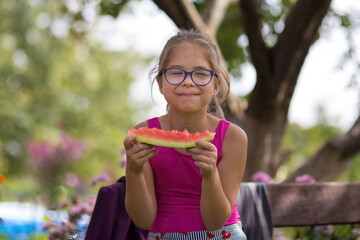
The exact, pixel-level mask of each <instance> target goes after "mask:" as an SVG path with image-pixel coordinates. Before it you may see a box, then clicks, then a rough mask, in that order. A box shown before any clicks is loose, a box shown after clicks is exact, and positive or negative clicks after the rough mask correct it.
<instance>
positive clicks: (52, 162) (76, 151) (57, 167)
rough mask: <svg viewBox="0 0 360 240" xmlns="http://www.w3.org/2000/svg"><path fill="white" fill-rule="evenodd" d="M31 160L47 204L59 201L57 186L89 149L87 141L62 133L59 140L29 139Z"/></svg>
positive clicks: (28, 145) (28, 147)
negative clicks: (56, 141) (55, 142)
mask: <svg viewBox="0 0 360 240" xmlns="http://www.w3.org/2000/svg"><path fill="white" fill-rule="evenodd" d="M27 149H28V153H29V162H30V164H31V166H32V167H33V169H34V171H35V173H36V174H35V176H36V177H37V180H38V183H39V185H40V187H41V188H42V190H43V192H44V196H45V202H46V203H47V205H49V204H50V203H54V202H56V201H57V197H58V193H57V187H58V186H61V183H62V182H63V179H64V176H65V175H66V173H67V172H68V170H69V169H70V167H71V166H72V164H73V163H74V162H75V161H77V160H79V159H81V157H82V156H83V154H84V152H85V151H86V149H87V146H86V143H85V142H82V141H78V140H75V139H74V138H73V137H71V136H70V135H69V134H67V133H61V135H60V137H59V142H58V143H57V144H54V143H52V142H50V141H34V140H29V141H28V144H27Z"/></svg>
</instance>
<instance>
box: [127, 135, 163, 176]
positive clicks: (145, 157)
mask: <svg viewBox="0 0 360 240" xmlns="http://www.w3.org/2000/svg"><path fill="white" fill-rule="evenodd" d="M135 138H136V137H135V136H134V135H130V136H128V137H126V138H125V140H124V147H125V149H126V173H128V172H131V173H135V174H141V173H142V170H143V166H144V164H145V162H147V161H149V159H150V158H152V157H153V156H155V155H156V154H157V153H158V151H157V150H156V149H155V147H154V146H153V145H149V144H145V143H140V142H137V141H135Z"/></svg>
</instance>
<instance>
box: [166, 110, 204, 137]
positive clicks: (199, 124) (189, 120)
mask: <svg viewBox="0 0 360 240" xmlns="http://www.w3.org/2000/svg"><path fill="white" fill-rule="evenodd" d="M209 118H210V115H209V114H208V113H195V114H194V113H191V114H186V115H184V114H177V113H176V112H171V111H170V112H169V113H168V114H167V115H166V119H165V121H166V123H165V126H164V127H166V128H167V130H178V131H184V130H185V129H186V130H187V131H189V132H190V133H195V132H203V131H205V130H206V129H208V128H209Z"/></svg>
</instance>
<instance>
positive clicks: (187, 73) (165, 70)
mask: <svg viewBox="0 0 360 240" xmlns="http://www.w3.org/2000/svg"><path fill="white" fill-rule="evenodd" d="M172 69H176V70H179V71H182V72H183V73H185V76H184V79H183V80H182V81H180V82H179V83H171V82H170V81H169V80H168V79H167V77H166V72H167V71H169V70H172ZM199 70H202V71H207V72H209V73H210V80H209V81H208V82H207V83H206V84H197V83H196V82H195V81H194V79H193V75H192V74H193V72H196V71H199ZM163 73H164V75H165V79H166V81H167V82H168V83H170V84H171V85H180V84H181V83H183V82H184V81H185V79H186V77H187V75H190V78H191V81H193V83H194V84H195V85H197V86H206V85H208V84H209V83H210V82H211V80H212V78H213V76H214V75H215V72H214V71H211V70H209V69H204V68H200V69H195V70H194V71H191V72H187V71H185V70H183V69H181V68H166V69H164V70H163Z"/></svg>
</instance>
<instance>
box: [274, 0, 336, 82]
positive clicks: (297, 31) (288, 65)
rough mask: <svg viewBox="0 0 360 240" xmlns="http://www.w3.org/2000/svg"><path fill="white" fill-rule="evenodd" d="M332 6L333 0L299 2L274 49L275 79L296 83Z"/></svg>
mask: <svg viewBox="0 0 360 240" xmlns="http://www.w3.org/2000/svg"><path fill="white" fill-rule="evenodd" d="M330 3H331V0H322V1H309V0H298V1H296V3H295V5H294V7H293V8H292V10H291V12H290V14H289V15H288V17H287V18H286V21H285V28H284V31H283V32H282V33H281V34H280V35H279V38H278V41H277V43H276V45H275V46H274V51H273V56H274V61H273V63H274V72H275V74H276V75H277V77H276V79H281V80H282V82H284V83H286V82H288V80H290V78H291V79H292V80H293V81H297V77H298V75H299V72H300V70H301V67H302V65H303V63H304V60H305V57H306V56H307V54H308V51H309V49H310V46H311V45H312V44H313V43H314V41H315V40H316V39H317V37H318V35H319V28H320V26H321V23H322V20H323V18H324V16H325V15H326V13H327V12H328V10H329V7H330ZM293 87H294V85H293ZM283 88H286V87H284V86H283Z"/></svg>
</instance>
